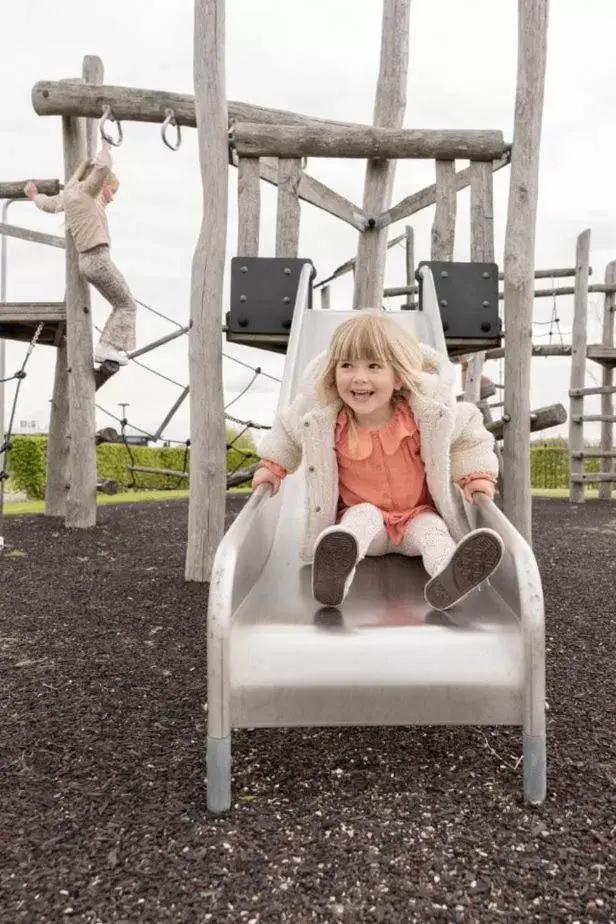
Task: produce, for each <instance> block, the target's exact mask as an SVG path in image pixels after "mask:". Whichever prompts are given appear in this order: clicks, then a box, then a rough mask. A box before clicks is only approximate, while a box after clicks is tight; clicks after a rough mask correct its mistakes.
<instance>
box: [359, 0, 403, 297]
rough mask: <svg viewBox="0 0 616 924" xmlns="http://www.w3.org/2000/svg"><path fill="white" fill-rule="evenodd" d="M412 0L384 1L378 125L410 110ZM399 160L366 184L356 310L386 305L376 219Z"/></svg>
mask: <svg viewBox="0 0 616 924" xmlns="http://www.w3.org/2000/svg"><path fill="white" fill-rule="evenodd" d="M410 10H411V0H383V25H382V32H381V58H380V66H379V79H378V84H377V89H376V101H375V105H374V125H375V126H380V127H382V128H400V127H401V126H402V123H403V121H404V112H405V109H406V82H407V74H408V59H409V19H410ZM395 169H396V165H395V161H388V160H379V161H368V164H367V165H366V179H365V184H364V200H363V208H364V212H365V213H366V214H367V216H368V221H369V222H370V221H372V222H374V225H373V226H372V227H368V228H367V229H366V230H365V231H364V232H362V233H361V234H360V236H359V244H358V248H357V262H356V267H357V271H356V274H355V286H354V292H353V307H354V308H370V307H372V308H380V307H381V305H382V303H383V287H384V281H385V259H386V256H387V230H386V229H385V228H382V229H380V228H377V227H376V220H377V218H378V217H379V216H380V215H381V213H382V212H384V211H385V209H387V208H389V206H390V205H391V197H392V190H393V184H394V176H395Z"/></svg>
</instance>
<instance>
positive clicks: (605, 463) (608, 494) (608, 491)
mask: <svg viewBox="0 0 616 924" xmlns="http://www.w3.org/2000/svg"><path fill="white" fill-rule="evenodd" d="M605 285H606V286H607V287H612V286H614V287H616V261H615V260H612V262H611V263H608V265H607V266H606V268H605ZM615 311H616V296H615V294H614V292H607V293H606V295H605V300H604V303H603V333H602V337H601V340H602V343H603V346H605V347H606V348H607V349H609V348H612V349H613V348H614V347H615V346H616V343H615V342H614V313H615ZM601 381H602V383H603V389H604V390H602V391H601V413H602V414H603V415H604V416H605V417H609V415H610V414H613V412H614V402H613V399H612V394H613V391H614V368H613V366H604V367H603V369H602V370H601ZM613 445H614V427H613V426H612V425H611V424H609V423H608V422H607V421H604V422H602V424H601V451H602V452H604V453H605V455H604V457H603V459H602V460H601V462H600V465H599V470H600V471H601V473H602V474H603V475H609V474H610V473H611V472H612V471H613V468H612V462H611V461H610V460H611V450H612V446H613ZM611 499H612V483H611V482H610V481H604V482H603V483H602V484H600V485H599V500H611Z"/></svg>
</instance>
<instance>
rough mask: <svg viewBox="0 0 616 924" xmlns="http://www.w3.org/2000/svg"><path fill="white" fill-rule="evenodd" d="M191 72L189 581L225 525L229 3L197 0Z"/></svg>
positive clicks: (203, 575)
mask: <svg viewBox="0 0 616 924" xmlns="http://www.w3.org/2000/svg"><path fill="white" fill-rule="evenodd" d="M193 55H194V58H193V72H194V82H195V111H196V119H197V139H198V144H199V164H200V168H201V186H202V203H203V217H202V221H201V230H200V233H199V238H198V240H197V245H196V247H195V253H194V257H193V263H192V279H191V294H190V316H191V321H192V327H191V329H190V332H189V335H188V342H189V348H188V360H189V380H190V381H189V387H190V394H191V402H190V432H191V478H190V500H189V505H188V545H187V549H186V569H185V577H186V580H187V581H207V580H209V577H210V572H211V569H212V564H213V560H214V555H215V552H216V549H217V548H218V545H219V543H220V540H221V539H222V536H223V533H224V525H225V487H226V472H225V460H226V451H225V412H224V404H223V381H222V337H221V332H220V319H221V315H222V299H223V278H224V272H225V244H226V235H227V190H228V163H229V153H228V147H227V95H226V86H225V3H224V0H195V14H194V44H193Z"/></svg>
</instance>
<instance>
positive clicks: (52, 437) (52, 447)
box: [45, 341, 70, 517]
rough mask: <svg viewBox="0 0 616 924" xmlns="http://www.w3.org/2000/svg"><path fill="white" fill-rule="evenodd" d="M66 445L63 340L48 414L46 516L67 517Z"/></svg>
mask: <svg viewBox="0 0 616 924" xmlns="http://www.w3.org/2000/svg"><path fill="white" fill-rule="evenodd" d="M69 446H70V434H69V406H68V361H67V357H66V341H64V342H63V343H62V344H61V345H60V346H59V347H58V349H57V350H56V367H55V372H54V382H53V392H52V398H51V411H50V414H49V433H48V435H47V476H46V483H45V516H47V517H64V516H66V500H67V496H68V483H67V478H68V452H69Z"/></svg>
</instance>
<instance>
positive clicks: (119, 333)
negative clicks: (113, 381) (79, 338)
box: [79, 247, 136, 352]
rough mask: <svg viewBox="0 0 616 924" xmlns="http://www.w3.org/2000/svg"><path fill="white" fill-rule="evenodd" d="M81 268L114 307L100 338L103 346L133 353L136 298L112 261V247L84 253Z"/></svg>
mask: <svg viewBox="0 0 616 924" xmlns="http://www.w3.org/2000/svg"><path fill="white" fill-rule="evenodd" d="M79 268H80V270H81V272H82V274H83V276H84V277H85V278H86V279H87V280H88V282H89V283H91V285H93V286H94V288H95V289H97V291H98V292H100V294H101V295H102V296H103V298H104V299H106V300H107V301H108V302H109V304H110V305H111V306H112V308H113V311H112V312H111V315H110V316H109V318H108V319H107V323H106V324H105V326H104V328H103V332H102V334H101V337H100V343H101V345H103V344H105V345H108V346H111V347H113V348H114V349H116V350H123V351H124V352H128V351H129V350H134V349H135V346H136V333H135V315H136V305H135V299H134V298H133V296H132V294H131V291H130V289H129V287H128V284H127V282H126V280H125V279H124V277H123V276H122V274H121V273H120V271H119V269H118V268H117V267H116V266H115V264H114V263H113V262H112V260H111V257H110V255H109V248H108V247H103V248H101V249H100V250H98V249H95V250H93V251H90V252H86V253H85V254H81V255H80V258H79Z"/></svg>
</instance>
